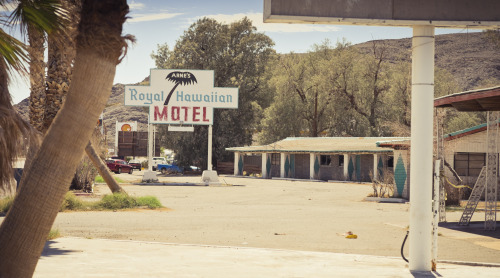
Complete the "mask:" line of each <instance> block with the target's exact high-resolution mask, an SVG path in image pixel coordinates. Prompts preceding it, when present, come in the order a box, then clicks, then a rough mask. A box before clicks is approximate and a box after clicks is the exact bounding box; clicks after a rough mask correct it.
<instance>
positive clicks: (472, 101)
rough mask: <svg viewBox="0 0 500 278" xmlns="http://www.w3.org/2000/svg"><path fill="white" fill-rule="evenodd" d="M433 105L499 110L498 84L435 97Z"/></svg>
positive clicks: (499, 89) (459, 109) (473, 109)
mask: <svg viewBox="0 0 500 278" xmlns="http://www.w3.org/2000/svg"><path fill="white" fill-rule="evenodd" d="M434 107H453V108H455V109H457V110H458V111H500V86H497V87H493V88H487V89H479V90H473V91H466V92H461V93H456V94H451V95H447V96H444V97H440V98H436V99H435V100H434Z"/></svg>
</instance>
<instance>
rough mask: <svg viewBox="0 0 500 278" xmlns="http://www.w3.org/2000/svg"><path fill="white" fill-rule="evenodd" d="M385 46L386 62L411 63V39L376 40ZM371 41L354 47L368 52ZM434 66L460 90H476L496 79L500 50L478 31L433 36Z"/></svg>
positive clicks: (497, 77)
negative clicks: (443, 72) (441, 70)
mask: <svg viewBox="0 0 500 278" xmlns="http://www.w3.org/2000/svg"><path fill="white" fill-rule="evenodd" d="M376 42H377V43H379V42H380V43H381V44H382V45H385V46H386V47H387V48H388V49H389V51H388V53H390V56H389V60H390V61H392V62H395V61H397V60H405V61H408V62H410V61H411V39H410V38H408V39H398V40H382V41H376ZM372 45H373V41H369V42H365V43H362V44H357V45H356V46H357V47H359V48H360V49H361V50H362V51H363V52H369V51H371V48H372ZM435 58H436V59H435V66H436V67H439V68H442V69H446V70H448V71H449V72H450V73H451V74H452V75H453V76H454V77H455V79H456V81H457V83H458V84H459V85H460V87H462V88H464V90H471V89H475V88H477V86H478V85H479V84H480V82H481V81H483V80H487V79H491V78H496V79H498V80H500V49H498V48H495V47H494V45H493V44H492V43H491V42H489V41H488V40H487V38H486V36H485V34H484V33H482V32H476V33H469V34H466V33H460V34H448V35H438V36H436V50H435Z"/></svg>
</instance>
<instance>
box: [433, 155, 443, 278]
mask: <svg viewBox="0 0 500 278" xmlns="http://www.w3.org/2000/svg"><path fill="white" fill-rule="evenodd" d="M440 185H441V160H439V159H438V160H436V161H435V162H434V194H433V199H434V200H433V202H432V271H436V264H437V256H438V225H439V195H440V194H439V189H440V187H441V186H440Z"/></svg>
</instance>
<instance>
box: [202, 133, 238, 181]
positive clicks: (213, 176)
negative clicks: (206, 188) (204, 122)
mask: <svg viewBox="0 0 500 278" xmlns="http://www.w3.org/2000/svg"><path fill="white" fill-rule="evenodd" d="M235 162H236V161H235ZM201 180H202V181H203V182H204V183H206V184H207V185H209V184H220V182H219V176H218V175H217V171H213V170H212V125H209V126H208V159H207V170H205V171H203V173H202V174H201Z"/></svg>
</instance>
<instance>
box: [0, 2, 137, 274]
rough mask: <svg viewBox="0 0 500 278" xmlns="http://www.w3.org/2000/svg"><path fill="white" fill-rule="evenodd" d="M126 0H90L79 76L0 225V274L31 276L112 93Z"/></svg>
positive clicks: (83, 25) (80, 42)
mask: <svg viewBox="0 0 500 278" xmlns="http://www.w3.org/2000/svg"><path fill="white" fill-rule="evenodd" d="M127 12H128V5H127V3H126V1H125V0H86V1H85V2H84V3H83V7H82V12H81V14H82V17H81V18H82V20H81V22H80V24H79V34H78V37H77V46H76V49H77V52H76V53H77V54H76V59H75V64H74V69H73V79H72V82H71V85H70V89H69V92H68V95H67V97H66V100H65V103H64V105H63V107H62V108H61V110H60V111H59V113H58V114H57V116H56V118H55V119H54V122H53V123H52V125H51V127H50V129H49V130H48V132H47V134H46V135H45V138H44V140H43V142H42V145H41V147H40V150H39V152H38V153H37V155H36V157H35V158H34V160H33V163H32V164H31V167H30V168H29V169H28V170H27V173H26V174H27V175H28V178H26V179H25V181H26V182H25V184H23V186H22V187H21V189H20V190H19V192H18V195H17V197H16V199H15V201H14V203H13V205H12V207H11V209H10V210H9V213H8V214H7V216H6V218H5V220H4V221H3V223H2V225H1V226H0V246H2V248H0V276H1V277H31V276H32V275H33V272H34V270H35V267H36V264H37V261H38V258H39V257H40V254H41V252H42V250H43V246H44V243H45V239H46V237H47V235H48V233H49V231H50V228H51V226H52V224H53V222H54V220H55V217H56V215H57V212H58V209H59V206H60V204H61V202H62V200H63V198H64V195H65V193H66V192H67V185H68V184H69V183H70V181H71V178H72V176H73V171H74V169H75V168H76V165H77V164H78V162H79V161H80V158H81V156H82V154H83V152H84V149H85V146H86V145H87V143H88V141H89V138H90V136H91V134H92V131H93V129H94V126H95V123H96V121H97V119H98V118H99V114H100V113H101V111H102V110H103V109H104V106H105V104H106V101H107V99H108V98H109V95H110V93H111V87H112V83H113V78H114V75H115V70H116V65H117V64H118V63H119V62H120V61H121V55H122V51H123V49H124V48H125V47H126V40H125V38H124V37H122V36H121V32H122V26H123V23H124V22H125V18H126V14H127Z"/></svg>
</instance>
